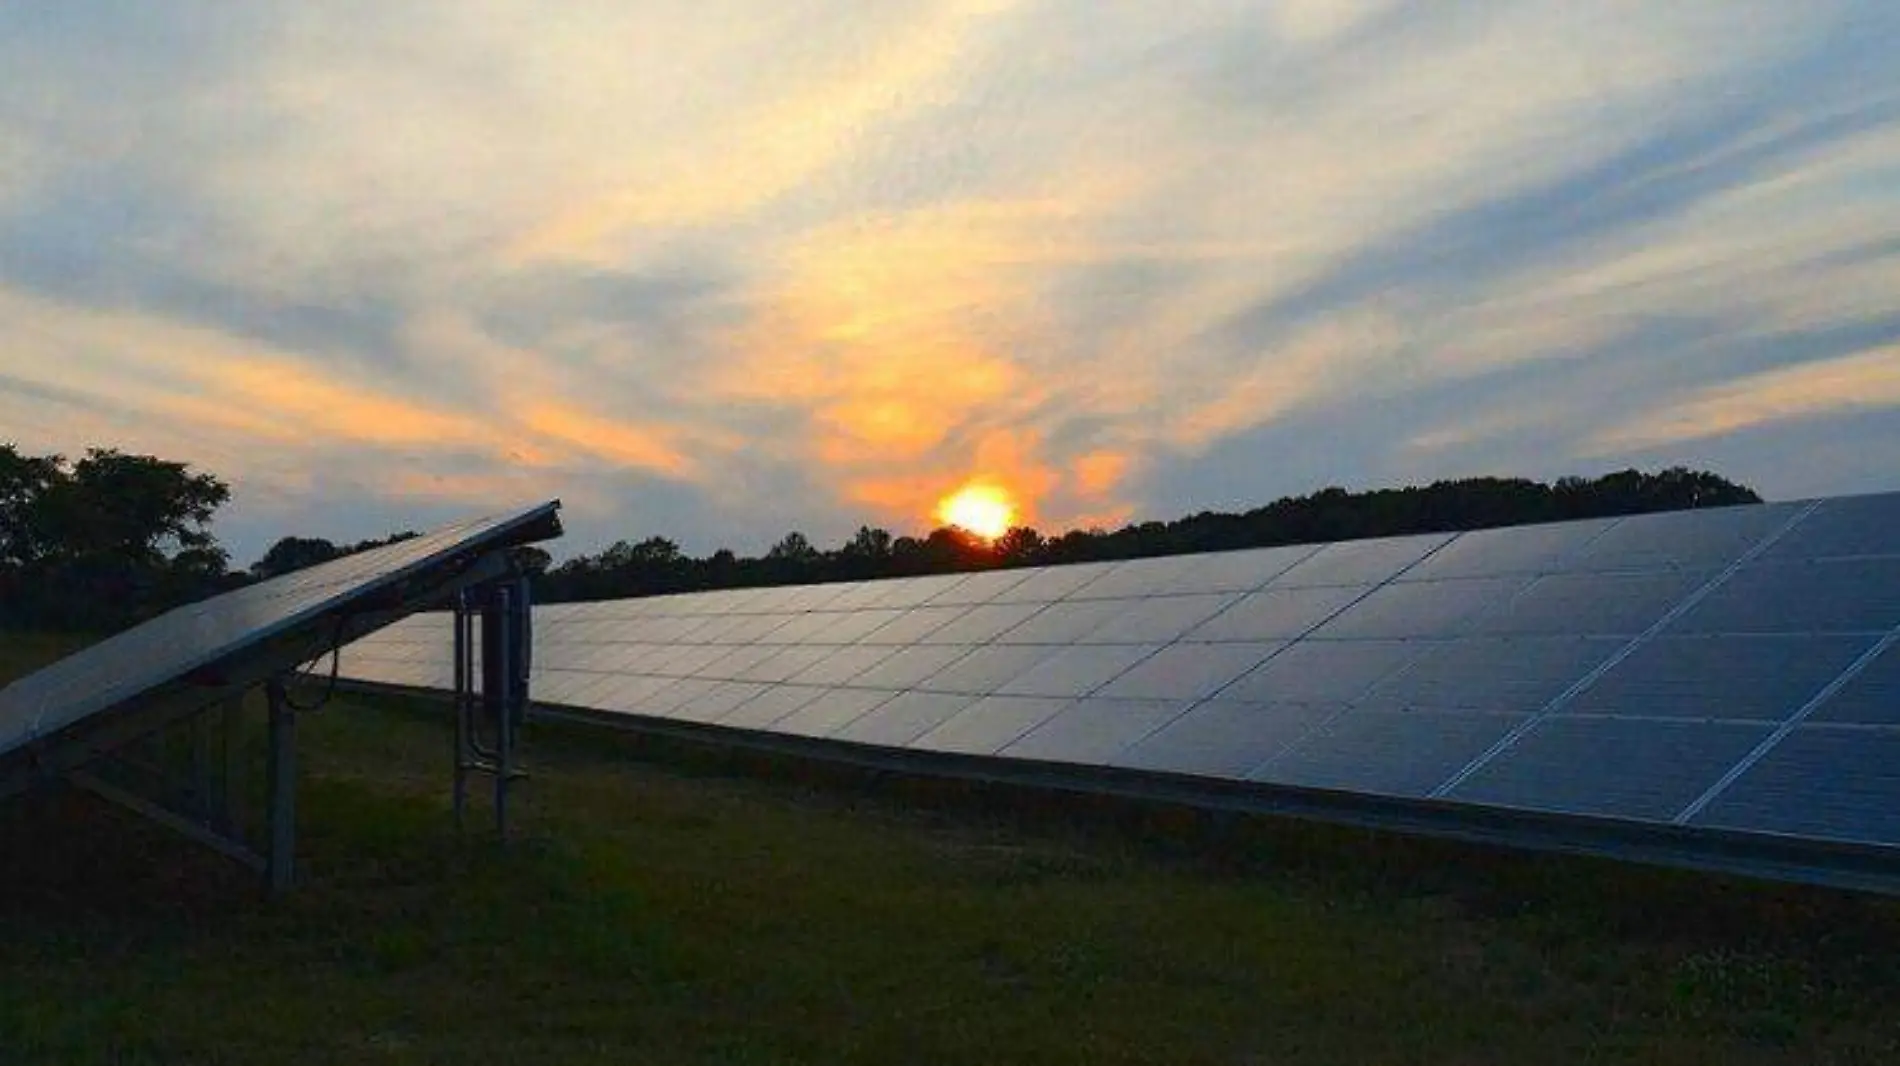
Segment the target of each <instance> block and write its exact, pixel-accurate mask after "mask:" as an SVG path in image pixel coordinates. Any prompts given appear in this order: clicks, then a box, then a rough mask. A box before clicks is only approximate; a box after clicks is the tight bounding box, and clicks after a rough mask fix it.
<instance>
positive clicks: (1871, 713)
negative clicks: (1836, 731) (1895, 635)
mask: <svg viewBox="0 0 1900 1066" xmlns="http://www.w3.org/2000/svg"><path fill="white" fill-rule="evenodd" d="M1810 720H1811V721H1815V722H1837V723H1843V724H1851V725H1900V644H1894V645H1889V646H1888V647H1887V649H1886V650H1885V651H1883V652H1881V653H1880V655H1879V657H1877V658H1875V659H1874V661H1873V662H1871V663H1869V664H1868V665H1867V667H1866V669H1864V670H1862V671H1861V672H1860V673H1859V674H1858V675H1856V676H1855V677H1854V678H1853V679H1852V680H1851V681H1849V682H1848V683H1847V684H1846V685H1844V686H1842V688H1841V690H1840V691H1839V692H1836V693H1835V694H1834V695H1833V697H1832V698H1831V699H1829V700H1828V701H1827V702H1826V703H1823V704H1822V705H1821V706H1820V707H1819V708H1818V709H1816V710H1815V712H1814V714H1813V716H1812V718H1811V719H1810Z"/></svg>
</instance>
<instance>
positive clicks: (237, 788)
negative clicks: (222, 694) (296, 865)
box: [218, 697, 245, 836]
mask: <svg viewBox="0 0 1900 1066" xmlns="http://www.w3.org/2000/svg"><path fill="white" fill-rule="evenodd" d="M218 717H219V720H220V722H221V724H222V729H221V732H222V733H223V734H224V742H223V752H222V755H223V757H224V773H223V775H222V777H223V780H222V781H221V782H220V787H221V789H222V791H223V797H222V798H223V803H222V804H220V806H219V809H218V818H219V821H220V823H221V828H222V829H223V830H224V832H225V833H227V834H230V835H232V836H236V835H238V834H239V832H240V831H241V830H242V829H243V824H242V823H243V820H244V819H243V816H242V811H243V808H244V802H245V798H244V781H245V777H244V700H243V698H242V697H236V698H233V699H230V700H226V701H225V704H224V708H223V710H222V711H220V712H219V715H218Z"/></svg>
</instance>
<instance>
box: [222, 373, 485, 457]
mask: <svg viewBox="0 0 1900 1066" xmlns="http://www.w3.org/2000/svg"><path fill="white" fill-rule="evenodd" d="M210 383H211V385H212V388H213V389H214V390H215V391H216V392H218V393H221V394H223V397H224V399H226V400H228V401H230V402H232V403H236V404H241V405H242V406H241V407H240V408H237V409H236V412H244V413H236V412H234V413H233V415H232V417H234V418H237V419H239V420H247V421H249V422H250V423H252V424H256V423H261V422H264V421H266V420H268V421H270V422H277V423H279V424H282V423H285V422H289V423H290V425H288V426H286V427H285V430H286V431H287V432H290V433H294V434H299V435H304V436H310V435H320V436H323V437H327V438H331V439H334V440H345V441H352V442H358V443H363V444H375V445H385V446H396V447H402V446H414V445H444V444H448V445H454V444H471V445H482V446H486V445H488V444H489V443H490V442H491V441H492V439H493V437H494V433H493V431H492V430H490V429H489V428H488V427H487V426H485V425H483V424H482V423H481V422H480V421H478V420H476V419H473V418H469V417H467V416H465V415H459V414H451V413H448V412H443V411H437V410H433V409H431V408H427V407H423V406H421V405H418V404H413V403H410V402H408V401H406V400H402V399H399V398H397V397H393V396H388V395H384V394H382V393H377V392H372V391H369V390H367V389H359V388H353V387H350V386H346V385H340V384H337V383H336V382H334V381H332V380H330V379H327V378H324V377H322V376H319V375H318V374H316V373H314V372H313V371H311V370H309V369H307V368H305V367H304V366H302V365H300V364H298V363H295V362H292V361H289V360H256V361H250V362H226V363H222V364H220V365H219V366H217V367H216V368H215V373H214V375H213V376H212V377H211V382H210ZM277 435H279V436H281V434H277Z"/></svg>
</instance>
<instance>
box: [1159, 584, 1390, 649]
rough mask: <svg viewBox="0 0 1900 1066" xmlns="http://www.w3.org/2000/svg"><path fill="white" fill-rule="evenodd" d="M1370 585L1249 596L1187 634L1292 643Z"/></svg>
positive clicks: (1196, 637) (1190, 636)
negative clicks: (1291, 641)
mask: <svg viewBox="0 0 1900 1066" xmlns="http://www.w3.org/2000/svg"><path fill="white" fill-rule="evenodd" d="M1370 589H1371V586H1369V585H1363V586H1355V585H1345V586H1339V585H1335V586H1327V587H1320V588H1310V589H1271V588H1270V589H1266V590H1264V591H1261V592H1254V593H1249V594H1248V595H1246V596H1243V597H1241V598H1240V599H1239V600H1237V601H1235V603H1234V604H1233V605H1232V606H1230V607H1228V608H1227V609H1226V610H1225V611H1222V612H1221V613H1220V614H1218V615H1215V616H1214V617H1212V618H1210V619H1208V620H1207V621H1206V622H1203V623H1202V624H1201V625H1199V626H1197V627H1195V628H1194V629H1193V630H1192V631H1190V632H1189V633H1188V634H1187V639H1188V640H1292V639H1294V638H1295V637H1300V636H1304V635H1305V634H1306V633H1307V631H1309V630H1311V629H1312V628H1313V627H1314V626H1317V625H1319V624H1320V623H1321V622H1324V621H1325V620H1326V619H1328V618H1331V617H1332V616H1333V615H1335V614H1338V613H1339V612H1340V611H1341V610H1344V609H1345V608H1346V607H1347V606H1348V605H1349V604H1351V603H1352V602H1353V601H1355V600H1357V599H1359V598H1360V597H1361V596H1364V595H1365V594H1366V593H1367V592H1368V591H1369V590H1370Z"/></svg>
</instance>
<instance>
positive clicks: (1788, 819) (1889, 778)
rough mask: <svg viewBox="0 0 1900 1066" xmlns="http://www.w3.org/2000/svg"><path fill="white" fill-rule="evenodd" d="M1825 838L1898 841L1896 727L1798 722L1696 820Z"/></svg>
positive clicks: (1899, 737)
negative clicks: (1875, 729) (1877, 729)
mask: <svg viewBox="0 0 1900 1066" xmlns="http://www.w3.org/2000/svg"><path fill="white" fill-rule="evenodd" d="M1695 824H1697V825H1706V826H1713V827H1718V828H1725V829H1746V830H1752V831H1755V832H1766V833H1784V834H1790V835H1798V836H1806V837H1820V838H1822V839H1827V840H1842V841H1858V842H1864V843H1870V844H1891V843H1892V842H1893V841H1895V840H1900V733H1893V732H1884V731H1882V732H1873V731H1869V730H1861V729H1843V728H1839V727H1830V726H1801V727H1799V728H1797V729H1796V730H1795V731H1794V732H1792V733H1790V734H1789V735H1788V736H1787V737H1786V738H1785V739H1783V740H1782V741H1781V743H1780V744H1778V745H1776V746H1775V748H1774V749H1773V750H1772V751H1770V752H1769V753H1768V754H1767V756H1765V757H1764V758H1763V759H1762V760H1761V761H1760V762H1758V763H1756V764H1755V765H1754V766H1753V767H1751V768H1750V769H1749V771H1748V772H1747V773H1745V774H1743V775H1742V776H1741V777H1740V778H1739V779H1738V780H1736V782H1735V783H1734V784H1733V785H1731V786H1729V788H1728V789H1727V790H1726V791H1725V792H1723V793H1722V795H1721V796H1719V797H1717V798H1716V800H1715V801H1714V802H1713V803H1711V804H1710V805H1709V806H1708V807H1707V808H1705V809H1704V810H1703V811H1702V813H1701V815H1700V816H1699V817H1697V818H1696V819H1695Z"/></svg>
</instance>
